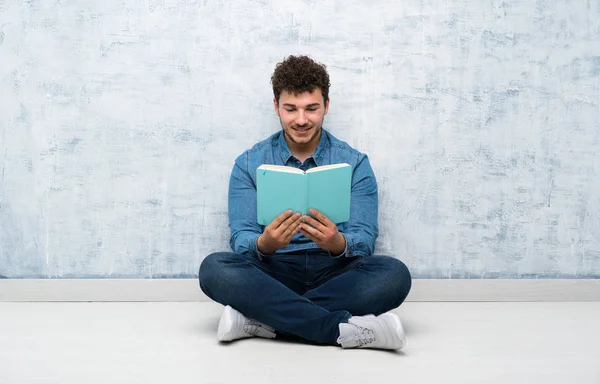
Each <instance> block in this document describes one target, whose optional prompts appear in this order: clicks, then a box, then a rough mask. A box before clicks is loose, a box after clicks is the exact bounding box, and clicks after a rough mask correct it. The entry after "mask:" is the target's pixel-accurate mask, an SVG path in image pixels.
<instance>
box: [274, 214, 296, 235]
mask: <svg viewBox="0 0 600 384" xmlns="http://www.w3.org/2000/svg"><path fill="white" fill-rule="evenodd" d="M301 218H302V215H301V214H299V213H295V214H293V215H292V216H290V217H288V218H287V219H285V221H284V222H283V223H281V225H280V226H279V227H278V228H277V230H278V231H279V233H283V232H285V231H286V230H287V229H288V227H289V226H290V225H292V224H293V223H294V222H295V221H299V220H300V219H301Z"/></svg>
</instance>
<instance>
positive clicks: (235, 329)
mask: <svg viewBox="0 0 600 384" xmlns="http://www.w3.org/2000/svg"><path fill="white" fill-rule="evenodd" d="M254 336H258V337H264V338H266V339H272V338H274V337H275V329H273V328H271V327H269V326H268V325H266V324H263V323H259V322H258V321H256V320H253V319H249V318H247V317H246V316H244V315H242V314H241V313H240V312H238V311H236V310H235V309H233V308H232V307H230V306H229V305H228V306H226V307H225V310H223V314H222V315H221V321H219V329H218V330H217V338H218V339H219V341H232V340H237V339H243V338H246V337H254Z"/></svg>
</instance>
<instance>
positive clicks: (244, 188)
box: [228, 129, 379, 259]
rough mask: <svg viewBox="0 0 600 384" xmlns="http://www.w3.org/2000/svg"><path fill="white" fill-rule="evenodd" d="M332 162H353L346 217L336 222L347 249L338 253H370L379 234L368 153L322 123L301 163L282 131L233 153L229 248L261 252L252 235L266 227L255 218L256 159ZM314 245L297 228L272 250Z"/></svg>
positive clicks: (297, 163) (306, 163) (307, 166)
mask: <svg viewBox="0 0 600 384" xmlns="http://www.w3.org/2000/svg"><path fill="white" fill-rule="evenodd" d="M337 163H348V164H350V165H351V166H352V192H351V197H350V205H351V207H350V220H349V221H347V222H345V223H340V224H338V225H337V227H338V230H339V231H340V232H341V233H342V234H343V235H344V237H345V238H346V250H345V251H344V253H342V254H341V255H340V257H344V256H345V257H356V256H370V255H372V254H373V252H374V249H375V240H376V239H377V236H378V235H379V232H378V231H379V230H378V226H377V214H378V211H377V209H378V207H377V204H378V195H377V182H376V180H375V174H374V173H373V170H372V168H371V165H370V163H369V159H368V157H367V155H365V154H363V153H361V152H359V151H357V150H355V149H354V148H352V147H350V145H348V144H347V143H345V142H343V141H340V140H338V139H336V138H335V137H334V136H333V135H332V134H331V133H329V132H327V131H326V130H325V129H322V133H321V139H320V141H319V144H318V146H317V149H316V151H315V153H313V154H312V155H311V156H310V157H309V158H307V159H306V160H305V161H304V163H301V162H300V160H298V159H297V158H296V157H295V156H294V155H292V153H291V152H290V149H289V147H288V145H287V143H286V141H285V138H284V135H283V131H279V132H277V133H275V134H273V135H272V136H271V137H269V138H268V139H266V140H263V141H261V142H259V143H257V144H255V145H254V146H253V147H252V148H251V149H249V150H246V151H244V153H242V154H241V155H240V156H238V158H237V159H236V160H235V164H234V166H233V170H232V172H231V177H230V180H229V198H228V212H229V228H230V230H231V237H230V239H229V244H230V245H231V248H232V250H233V251H234V252H236V253H241V254H250V255H253V256H255V257H258V258H259V259H262V257H263V256H264V255H262V254H261V253H260V252H259V251H258V249H257V246H256V242H257V239H258V237H259V236H260V235H261V234H262V233H263V230H264V228H265V227H264V226H263V225H260V224H258V222H257V218H256V169H257V168H258V167H259V166H260V165H261V164H275V165H285V166H290V167H296V168H300V169H302V170H304V171H306V170H307V169H310V168H313V167H317V166H322V165H329V164H337ZM313 248H317V249H318V248H319V247H318V246H317V245H316V244H315V243H314V242H313V241H311V240H310V239H308V238H306V237H305V236H304V235H302V234H301V233H297V234H296V235H295V236H294V238H293V239H292V241H291V242H290V243H289V244H288V245H287V246H285V247H284V248H282V249H279V250H278V251H276V252H275V254H277V253H287V252H293V251H301V250H307V249H313ZM325 252H327V251H325Z"/></svg>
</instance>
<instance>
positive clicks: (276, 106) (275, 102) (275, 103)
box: [273, 98, 279, 116]
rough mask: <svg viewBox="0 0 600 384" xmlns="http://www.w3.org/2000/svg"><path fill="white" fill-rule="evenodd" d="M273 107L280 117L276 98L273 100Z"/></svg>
mask: <svg viewBox="0 0 600 384" xmlns="http://www.w3.org/2000/svg"><path fill="white" fill-rule="evenodd" d="M273 107H275V113H276V114H277V116H279V103H278V102H277V99H276V98H273Z"/></svg>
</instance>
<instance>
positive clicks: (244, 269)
mask: <svg viewBox="0 0 600 384" xmlns="http://www.w3.org/2000/svg"><path fill="white" fill-rule="evenodd" d="M199 279H200V288H201V289H202V291H203V292H204V293H205V294H206V295H207V296H208V297H210V298H211V299H213V300H214V301H216V302H218V303H221V304H223V305H230V306H232V307H233V308H235V309H236V310H238V311H240V312H241V313H243V314H244V315H246V316H247V317H250V318H253V319H255V320H257V321H260V322H261V323H264V324H267V325H270V326H271V327H273V328H275V330H276V331H277V332H279V333H282V334H285V335H293V336H297V337H300V338H302V339H305V340H307V341H309V342H313V343H316V344H329V345H335V344H337V343H336V340H337V338H338V337H339V328H338V325H339V324H340V323H345V322H348V319H349V318H350V317H352V316H353V315H354V316H361V315H366V314H374V315H379V314H381V313H384V312H387V311H389V310H392V309H394V308H397V307H398V306H400V304H402V302H403V301H404V299H405V298H406V296H407V295H408V292H409V291H410V287H411V276H410V272H409V271H408V268H407V267H406V265H404V263H402V262H401V261H400V260H398V259H396V258H393V257H388V256H369V257H353V258H346V257H342V258H337V259H336V258H332V257H331V256H329V255H328V254H325V253H323V252H322V251H320V250H318V249H313V250H305V251H298V252H294V253H289V254H276V255H274V256H270V257H266V258H264V260H262V261H260V260H258V259H257V258H255V257H253V256H249V255H242V254H238V253H230V252H218V253H213V254H211V255H209V256H207V257H206V258H205V259H204V260H203V262H202V264H201V266H200V274H199Z"/></svg>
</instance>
